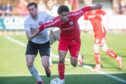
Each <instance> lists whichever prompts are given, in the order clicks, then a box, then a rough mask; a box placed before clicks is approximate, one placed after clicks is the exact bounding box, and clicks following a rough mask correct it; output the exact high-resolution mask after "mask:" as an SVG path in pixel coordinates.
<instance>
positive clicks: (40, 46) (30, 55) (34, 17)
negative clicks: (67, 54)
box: [24, 2, 53, 84]
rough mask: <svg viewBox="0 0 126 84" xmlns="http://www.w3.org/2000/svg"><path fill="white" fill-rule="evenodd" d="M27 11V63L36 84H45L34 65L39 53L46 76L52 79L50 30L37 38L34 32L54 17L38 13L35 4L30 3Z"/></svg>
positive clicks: (25, 24) (45, 30)
mask: <svg viewBox="0 0 126 84" xmlns="http://www.w3.org/2000/svg"><path fill="white" fill-rule="evenodd" d="M27 9H28V10H29V16H28V17H27V19H26V20H25V23H24V26H25V31H26V35H27V38H28V44H27V48H26V63H27V67H28V69H29V71H30V72H31V74H32V76H33V77H34V78H35V79H36V81H37V82H36V84H44V82H43V80H42V79H41V77H40V76H39V74H38V72H37V70H36V68H35V67H34V65H33V63H34V60H35V57H36V56H37V53H38V51H39V53H40V56H41V61H42V65H43V67H44V69H45V72H46V75H47V77H50V75H51V72H50V69H49V57H50V42H49V37H48V30H47V29H44V31H42V32H39V34H38V35H37V36H33V31H34V30H35V29H36V28H38V27H39V26H40V25H41V24H43V23H45V22H47V21H48V20H50V19H52V18H53V17H52V16H51V15H48V14H47V13H45V12H38V8H37V4H36V3H34V2H31V3H29V4H28V6H27Z"/></svg>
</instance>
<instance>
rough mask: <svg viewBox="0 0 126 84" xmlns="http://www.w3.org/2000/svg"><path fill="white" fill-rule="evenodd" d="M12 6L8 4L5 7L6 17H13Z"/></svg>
mask: <svg viewBox="0 0 126 84" xmlns="http://www.w3.org/2000/svg"><path fill="white" fill-rule="evenodd" d="M12 8H13V7H12V5H11V4H10V3H8V4H7V5H5V6H4V15H5V16H11V15H12Z"/></svg>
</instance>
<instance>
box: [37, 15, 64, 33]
mask: <svg viewBox="0 0 126 84" xmlns="http://www.w3.org/2000/svg"><path fill="white" fill-rule="evenodd" d="M62 24H63V22H62V21H61V20H60V18H59V16H58V17H56V18H54V19H53V20H51V21H48V22H46V23H44V24H42V25H41V26H40V27H39V30H40V31H42V30H43V29H44V28H50V27H59V26H60V25H62Z"/></svg>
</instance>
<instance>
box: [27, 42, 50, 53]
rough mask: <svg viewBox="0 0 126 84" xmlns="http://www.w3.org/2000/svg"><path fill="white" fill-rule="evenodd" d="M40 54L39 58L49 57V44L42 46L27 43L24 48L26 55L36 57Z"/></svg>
mask: <svg viewBox="0 0 126 84" xmlns="http://www.w3.org/2000/svg"><path fill="white" fill-rule="evenodd" d="M38 51H39V53H40V56H50V42H49V41H48V42H46V43H44V44H36V43H34V42H32V41H28V44H27V48H26V53H25V54H26V55H37V53H38Z"/></svg>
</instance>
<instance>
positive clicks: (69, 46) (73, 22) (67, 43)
mask: <svg viewBox="0 0 126 84" xmlns="http://www.w3.org/2000/svg"><path fill="white" fill-rule="evenodd" d="M101 7H102V6H101V5H100V4H97V5H96V6H89V7H84V8H82V9H80V10H77V11H75V12H69V9H68V7H67V6H64V5H63V6H60V7H59V8H58V14H59V16H57V17H56V18H54V19H53V20H51V21H49V22H46V23H44V24H43V25H41V26H40V27H39V29H38V30H36V31H35V32H34V33H33V36H35V35H36V33H38V32H39V31H42V30H43V29H44V28H50V27H59V29H60V30H61V34H60V40H59V47H58V52H59V63H58V71H59V77H60V81H61V83H60V84H64V70H65V65H64V61H65V57H66V54H67V51H68V50H69V52H70V55H71V59H70V62H71V64H72V65H73V66H74V67H75V66H76V65H77V58H78V54H79V51H80V45H81V41H80V29H79V24H78V19H79V18H80V17H81V16H83V15H84V13H85V12H86V11H90V10H95V9H100V8H101Z"/></svg>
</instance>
